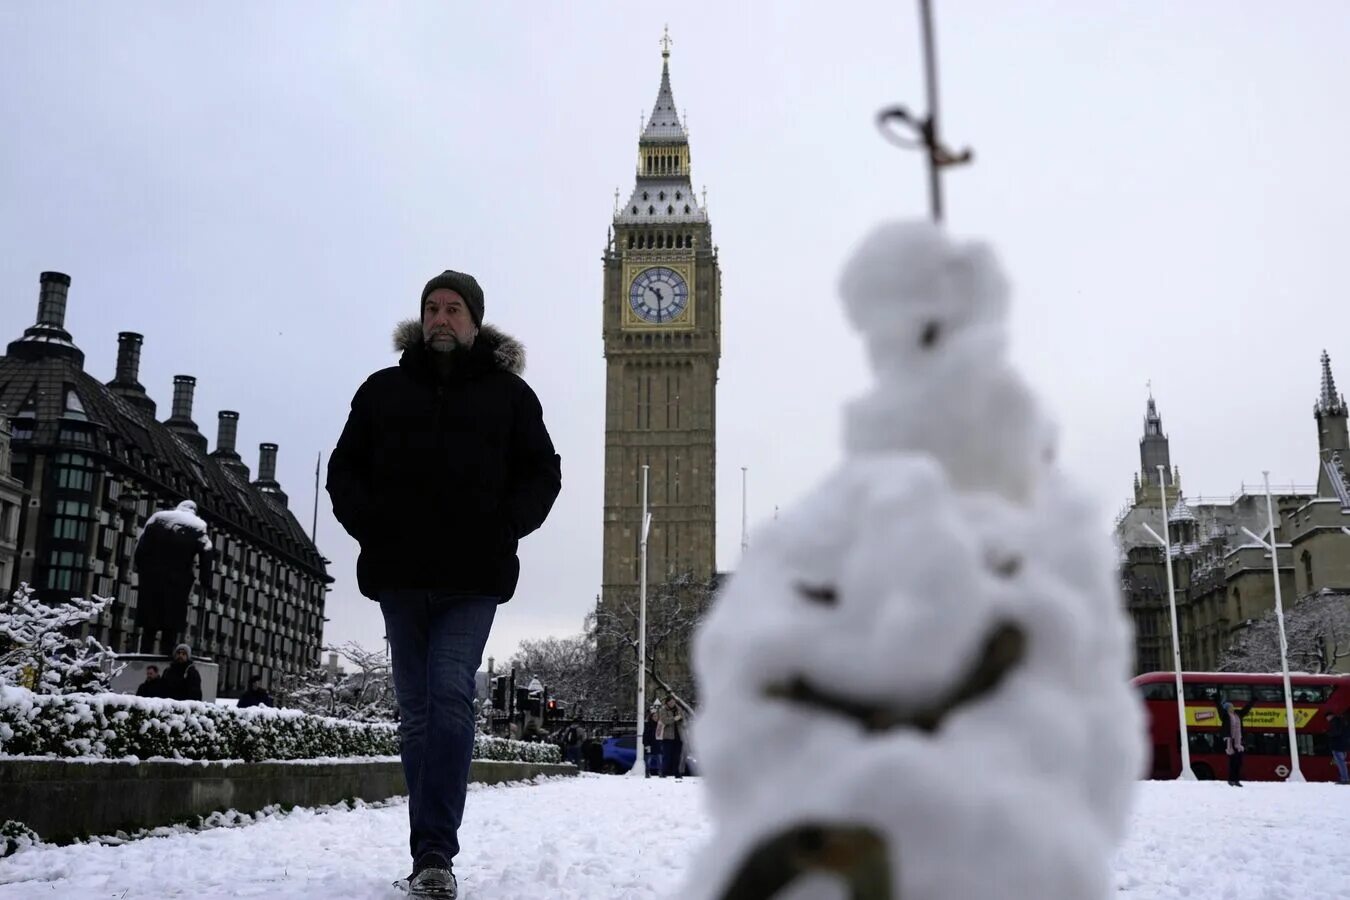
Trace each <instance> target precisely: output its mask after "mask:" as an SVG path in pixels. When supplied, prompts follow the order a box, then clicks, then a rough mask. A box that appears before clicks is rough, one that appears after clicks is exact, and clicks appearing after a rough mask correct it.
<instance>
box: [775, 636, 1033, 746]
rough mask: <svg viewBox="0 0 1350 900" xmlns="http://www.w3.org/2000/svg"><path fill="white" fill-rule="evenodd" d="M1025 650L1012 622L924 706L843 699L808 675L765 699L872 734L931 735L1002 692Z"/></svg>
mask: <svg viewBox="0 0 1350 900" xmlns="http://www.w3.org/2000/svg"><path fill="white" fill-rule="evenodd" d="M1025 649H1026V634H1025V633H1024V632H1023V631H1022V629H1021V628H1018V627H1017V626H1016V625H1013V624H1011V623H1009V622H1004V623H1002V624H1000V625H997V626H995V627H994V628H993V629H992V630H991V631H990V632H989V636H988V637H987V638H985V642H984V647H983V649H982V650H981V652H980V654H979V656H978V657H977V658H976V660H975V663H974V665H972V666H971V668H970V670H969V671H967V672H966V674H965V677H963V678H962V679H961V680H960V681H959V682H958V683H957V684H955V685H953V686H952V687H951V688H950V689H949V690H947V691H946V692H945V694H944V695H943V696H941V697H939V698H937V699H935V700H933V701H931V702H929V703H925V704H922V705H919V706H901V705H898V704H881V703H872V702H868V701H864V700H856V699H853V698H850V697H843V696H840V695H839V694H834V693H831V692H830V691H827V690H823V689H821V688H819V687H817V686H816V685H813V684H812V683H811V682H810V681H808V680H807V678H806V677H805V676H803V675H798V676H796V677H795V678H792V679H789V680H788V681H786V682H782V683H778V684H771V685H769V686H768V687H767V688H766V689H765V694H766V695H768V696H769V697H772V698H774V699H778V700H786V701H788V702H789V703H796V704H798V705H801V706H805V707H808V708H810V709H816V710H821V711H823V712H828V713H833V714H835V715H840V716H844V717H846V718H849V719H853V720H854V721H856V722H857V723H858V724H859V725H861V726H862V727H863V729H864V730H866V731H869V732H874V733H875V732H885V731H892V730H894V729H896V728H917V729H919V730H920V731H922V732H924V733H926V734H932V733H933V732H935V731H937V729H938V728H939V727H940V726H941V725H942V721H943V720H944V719H945V718H946V717H947V716H949V715H950V714H951V713H953V712H954V711H956V710H957V709H959V708H960V707H962V706H965V705H966V704H967V703H971V702H974V701H976V700H979V699H980V698H981V697H984V696H986V695H987V694H989V693H991V692H992V691H993V690H994V689H995V688H997V687H998V686H999V684H1001V683H1002V682H1003V679H1004V678H1005V677H1006V676H1007V674H1008V672H1009V671H1011V670H1012V668H1013V667H1014V666H1016V665H1017V664H1018V663H1019V662H1021V661H1022V656H1023V653H1024V651H1025Z"/></svg>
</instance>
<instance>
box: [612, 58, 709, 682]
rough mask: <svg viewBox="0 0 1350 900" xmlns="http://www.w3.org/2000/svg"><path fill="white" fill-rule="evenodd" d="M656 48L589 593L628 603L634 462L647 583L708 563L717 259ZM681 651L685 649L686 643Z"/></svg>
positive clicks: (616, 259) (621, 255) (616, 268)
mask: <svg viewBox="0 0 1350 900" xmlns="http://www.w3.org/2000/svg"><path fill="white" fill-rule="evenodd" d="M661 57H662V64H661V85H660V88H659V90H658V92H657V98H656V106H655V108H654V109H653V110H652V114H651V116H650V118H649V119H648V120H647V123H646V126H645V128H644V129H643V131H642V133H641V135H640V137H639V140H638V165H637V175H636V183H635V185H634V187H633V190H632V192H631V195H630V196H629V198H628V202H627V203H625V204H623V205H622V206H616V209H615V212H614V218H613V222H612V223H611V227H610V234H609V241H608V244H607V246H606V247H605V253H604V294H603V304H604V318H603V322H604V328H603V338H604V353H605V361H606V379H605V487H604V492H605V493H604V498H605V499H604V513H603V516H604V519H603V529H604V538H603V545H604V550H603V574H602V588H601V599H600V602H601V606H602V607H603V608H608V609H617V608H620V607H622V606H624V605H625V604H631V602H632V600H633V599H634V598H635V597H636V595H637V591H638V583H639V542H640V539H641V519H642V501H643V496H642V494H643V483H642V477H643V466H647V467H648V469H647V472H648V480H647V497H648V503H649V508H650V510H651V512H652V518H653V521H652V526H651V532H650V535H649V537H648V548H647V549H648V564H647V577H648V579H649V581H650V582H651V583H653V584H662V583H666V582H669V581H672V580H674V579H677V578H681V577H687V578H689V579H691V580H692V581H694V582H696V583H704V584H706V583H709V582H711V580H712V578H713V575H714V573H715V571H716V541H717V529H716V506H717V503H716V496H717V495H716V482H717V443H716V435H717V369H718V363H719V360H720V358H721V269H720V267H719V265H718V252H717V247H716V245H715V244H714V243H713V235H712V225H711V223H710V221H709V218H708V212H707V209H706V206H705V205H704V204H702V203H700V201H699V199H698V197H696V196H695V192H694V188H693V183H692V180H691V177H690V148H689V134H688V131H687V130H686V128H685V127H684V125H683V124H682V123H681V121H680V116H679V114H678V112H677V111H676V107H675V99H674V95H673V93H672V91H671V86H670V48H669V43H668V42H666V43H665V46H664V47H663V50H662V53H661ZM618 199H619V195H618V194H617V192H616V195H615V200H616V203H617V201H618ZM679 653H680V654H682V655H684V656H686V657H687V648H684V647H682V648H680V650H679ZM683 665H684V667H685V669H686V670H687V662H685V663H683Z"/></svg>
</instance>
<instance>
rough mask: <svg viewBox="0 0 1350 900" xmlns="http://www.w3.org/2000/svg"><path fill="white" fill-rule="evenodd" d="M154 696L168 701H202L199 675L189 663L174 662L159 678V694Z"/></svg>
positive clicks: (200, 677)
mask: <svg viewBox="0 0 1350 900" xmlns="http://www.w3.org/2000/svg"><path fill="white" fill-rule="evenodd" d="M156 696H158V697H168V698H169V699H170V700H200V699H202V676H201V673H200V672H198V671H197V667H196V666H194V665H193V664H192V663H191V661H189V662H185V663H180V662H178V660H174V661H173V662H171V663H169V667H168V668H167V669H165V670H164V674H163V675H161V676H159V693H158V694H157V695H156Z"/></svg>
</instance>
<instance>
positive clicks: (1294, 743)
mask: <svg viewBox="0 0 1350 900" xmlns="http://www.w3.org/2000/svg"><path fill="white" fill-rule="evenodd" d="M1261 474H1262V475H1263V476H1265V484H1266V519H1267V521H1268V522H1269V523H1270V542H1269V543H1267V542H1266V541H1265V539H1263V538H1259V537H1257V536H1256V535H1254V534H1252V532H1251V531H1250V530H1249V529H1247V528H1243V529H1242V530H1243V531H1245V532H1247V537H1249V538H1251V539H1252V540H1254V541H1256V542H1257V543H1258V544H1260V545H1261V546H1262V547H1264V548H1266V549H1267V550H1269V551H1270V573H1271V575H1272V576H1274V578H1275V621H1276V622H1277V623H1279V626H1280V671H1281V672H1283V673H1284V718H1285V724H1286V725H1287V726H1289V777H1288V778H1287V779H1286V780H1287V781H1299V782H1302V781H1307V780H1308V779H1306V778H1304V777H1303V770H1302V769H1300V768H1299V765H1298V735H1297V734H1296V726H1295V723H1294V695H1293V692H1292V690H1291V689H1290V687H1289V643H1288V642H1287V641H1286V640H1285V637H1284V602H1283V600H1282V599H1281V597H1280V562H1279V557H1278V553H1277V548H1278V547H1279V543H1278V542H1277V541H1276V540H1275V503H1274V501H1273V500H1272V499H1271V496H1270V472H1268V471H1265V472H1262V473H1261Z"/></svg>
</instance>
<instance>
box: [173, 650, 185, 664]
mask: <svg viewBox="0 0 1350 900" xmlns="http://www.w3.org/2000/svg"><path fill="white" fill-rule="evenodd" d="M173 659H174V662H187V661H188V655H187V651H186V650H175V651H174V652H173Z"/></svg>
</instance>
